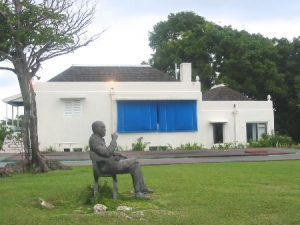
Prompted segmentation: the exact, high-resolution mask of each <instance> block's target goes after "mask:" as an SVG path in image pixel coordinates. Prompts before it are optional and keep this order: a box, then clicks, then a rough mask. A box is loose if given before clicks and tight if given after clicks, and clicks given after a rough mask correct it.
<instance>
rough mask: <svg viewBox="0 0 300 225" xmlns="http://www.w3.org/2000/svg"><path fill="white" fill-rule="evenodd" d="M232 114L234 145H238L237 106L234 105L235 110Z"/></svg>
mask: <svg viewBox="0 0 300 225" xmlns="http://www.w3.org/2000/svg"><path fill="white" fill-rule="evenodd" d="M232 114H233V140H234V144H236V142H237V141H236V116H237V114H238V110H237V109H236V105H235V104H234V105H233V110H232Z"/></svg>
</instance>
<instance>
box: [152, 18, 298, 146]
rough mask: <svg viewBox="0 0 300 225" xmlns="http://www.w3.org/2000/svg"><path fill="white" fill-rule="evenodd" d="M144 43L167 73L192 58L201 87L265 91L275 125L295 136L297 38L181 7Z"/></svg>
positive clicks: (257, 95)
mask: <svg viewBox="0 0 300 225" xmlns="http://www.w3.org/2000/svg"><path fill="white" fill-rule="evenodd" d="M149 45H150V47H151V48H152V49H153V50H154V54H153V55H152V58H151V59H150V60H149V62H150V64H151V65H152V66H154V67H156V68H158V69H161V70H163V71H165V72H167V73H169V74H174V69H173V68H174V63H177V64H179V63H181V62H191V63H192V64H193V76H195V75H199V76H200V80H201V83H202V87H203V88H202V89H203V91H205V90H207V89H209V88H210V87H211V86H212V85H214V84H217V83H225V84H226V85H228V86H229V87H231V88H233V89H235V90H238V91H240V92H242V93H244V94H245V95H247V96H248V97H250V98H252V99H255V100H266V98H267V95H268V94H270V95H271V96H272V99H273V101H274V107H275V110H276V113H275V119H276V129H277V130H279V131H281V132H283V133H288V134H289V135H291V136H292V137H293V139H294V140H297V141H299V138H300V137H299V134H300V126H299V124H300V121H299V119H298V117H299V116H298V115H299V109H300V106H299V105H300V102H299V95H300V94H299V90H300V88H299V87H300V84H299V82H300V81H299V80H300V78H299V76H300V63H299V62H300V61H299V60H300V52H299V51H300V39H299V38H295V39H294V40H293V41H288V40H287V39H276V38H274V39H269V38H266V37H263V36H262V35H260V34H250V33H248V32H246V31H244V30H242V31H238V30H235V29H233V28H232V27H230V26H225V27H221V26H219V25H217V24H215V23H213V22H209V21H206V20H205V19H204V18H203V17H201V16H198V15H196V14H195V13H193V12H180V13H177V14H170V15H169V16H168V20H167V21H162V22H159V23H158V24H156V25H155V26H154V28H153V31H152V32H150V36H149ZM295 122H297V123H295Z"/></svg>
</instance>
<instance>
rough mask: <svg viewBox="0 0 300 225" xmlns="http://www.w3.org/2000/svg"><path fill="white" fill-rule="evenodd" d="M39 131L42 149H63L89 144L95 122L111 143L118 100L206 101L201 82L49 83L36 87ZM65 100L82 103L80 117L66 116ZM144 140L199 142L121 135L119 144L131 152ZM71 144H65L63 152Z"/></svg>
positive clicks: (181, 136)
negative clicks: (132, 144) (139, 140)
mask: <svg viewBox="0 0 300 225" xmlns="http://www.w3.org/2000/svg"><path fill="white" fill-rule="evenodd" d="M36 93H37V95H36V101H37V105H38V130H39V142H40V146H41V149H45V148H46V147H49V146H56V148H58V147H59V143H60V144H61V143H74V144H72V147H80V148H82V147H84V146H86V145H87V144H88V139H89V136H90V135H91V124H92V122H93V121H96V120H102V121H104V122H105V123H106V127H107V136H106V139H107V142H109V138H110V135H109V134H111V133H112V132H114V131H116V127H117V124H116V121H117V101H118V100H171V99H172V100H175V99H177V100H179V99H186V100H187V99H189V100H198V101H200V100H201V99H202V93H201V91H200V83H199V82H188V83H187V82H120V83H111V82H82V83H81V82H47V83H38V84H37V85H36ZM64 99H81V100H82V103H83V104H82V113H81V115H80V116H65V115H64ZM141 136H143V137H144V140H145V141H147V142H151V145H166V144H168V143H170V144H172V146H177V145H179V144H182V143H187V142H192V141H195V140H197V138H198V132H183V133H158V132H157V133H131V134H120V135H119V140H118V143H119V145H120V146H122V147H123V148H124V149H130V148H131V143H133V142H135V141H136V139H137V138H139V137H141ZM67 147H68V144H63V145H62V144H61V145H60V150H63V148H67Z"/></svg>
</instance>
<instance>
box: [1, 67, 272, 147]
mask: <svg viewBox="0 0 300 225" xmlns="http://www.w3.org/2000/svg"><path fill="white" fill-rule="evenodd" d="M35 91H36V102H37V114H38V135H39V142H40V148H41V150H44V149H46V148H47V147H49V146H53V147H55V148H56V149H57V150H60V151H73V150H74V149H75V148H76V149H84V148H85V147H86V146H87V145H88V139H89V136H90V135H91V133H92V130H91V124H92V122H94V121H96V120H101V121H103V122H104V123H105V124H106V129H107V136H106V141H107V142H109V140H110V134H111V133H112V132H115V131H117V132H118V133H119V139H118V144H119V146H120V147H121V148H122V149H124V150H130V149H131V144H132V143H134V142H136V140H137V139H138V138H139V137H143V141H145V142H149V145H148V147H150V148H155V147H157V146H170V145H171V146H172V147H176V146H179V145H181V144H186V143H198V144H202V145H204V146H205V147H208V148H209V147H211V146H212V145H214V144H219V143H246V142H247V141H249V140H250V139H252V140H256V139H258V138H259V137H260V136H261V134H263V133H269V134H270V133H271V132H273V130H274V112H273V104H272V101H271V99H270V97H269V98H268V99H267V100H266V101H253V100H249V99H248V98H246V97H245V96H243V95H242V94H240V93H238V92H235V91H233V90H231V89H229V88H227V87H224V86H217V87H214V88H213V89H211V90H210V91H208V92H207V93H206V94H204V95H203V98H202V92H201V84H200V82H199V79H196V81H192V68H191V64H190V63H182V64H181V65H180V78H179V79H175V78H173V77H171V76H168V75H167V74H165V73H163V72H161V71H159V70H156V69H154V68H152V67H150V66H136V67H132V66H130V67H129V66H72V67H70V68H69V69H67V70H65V71H64V72H62V73H61V74H59V75H57V76H56V77H54V78H52V79H51V80H49V81H48V82H38V83H36V84H35ZM6 100H7V101H5V100H4V101H5V102H6V103H7V104H10V102H12V101H13V100H12V99H11V98H7V99H6Z"/></svg>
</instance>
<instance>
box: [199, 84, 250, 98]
mask: <svg viewBox="0 0 300 225" xmlns="http://www.w3.org/2000/svg"><path fill="white" fill-rule="evenodd" d="M202 99H203V101H249V100H251V99H249V98H248V97H246V96H245V95H243V94H241V93H239V92H237V91H235V90H232V89H231V88H229V87H226V86H219V87H215V88H212V89H210V90H209V91H207V92H205V93H204V94H203V97H202Z"/></svg>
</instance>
